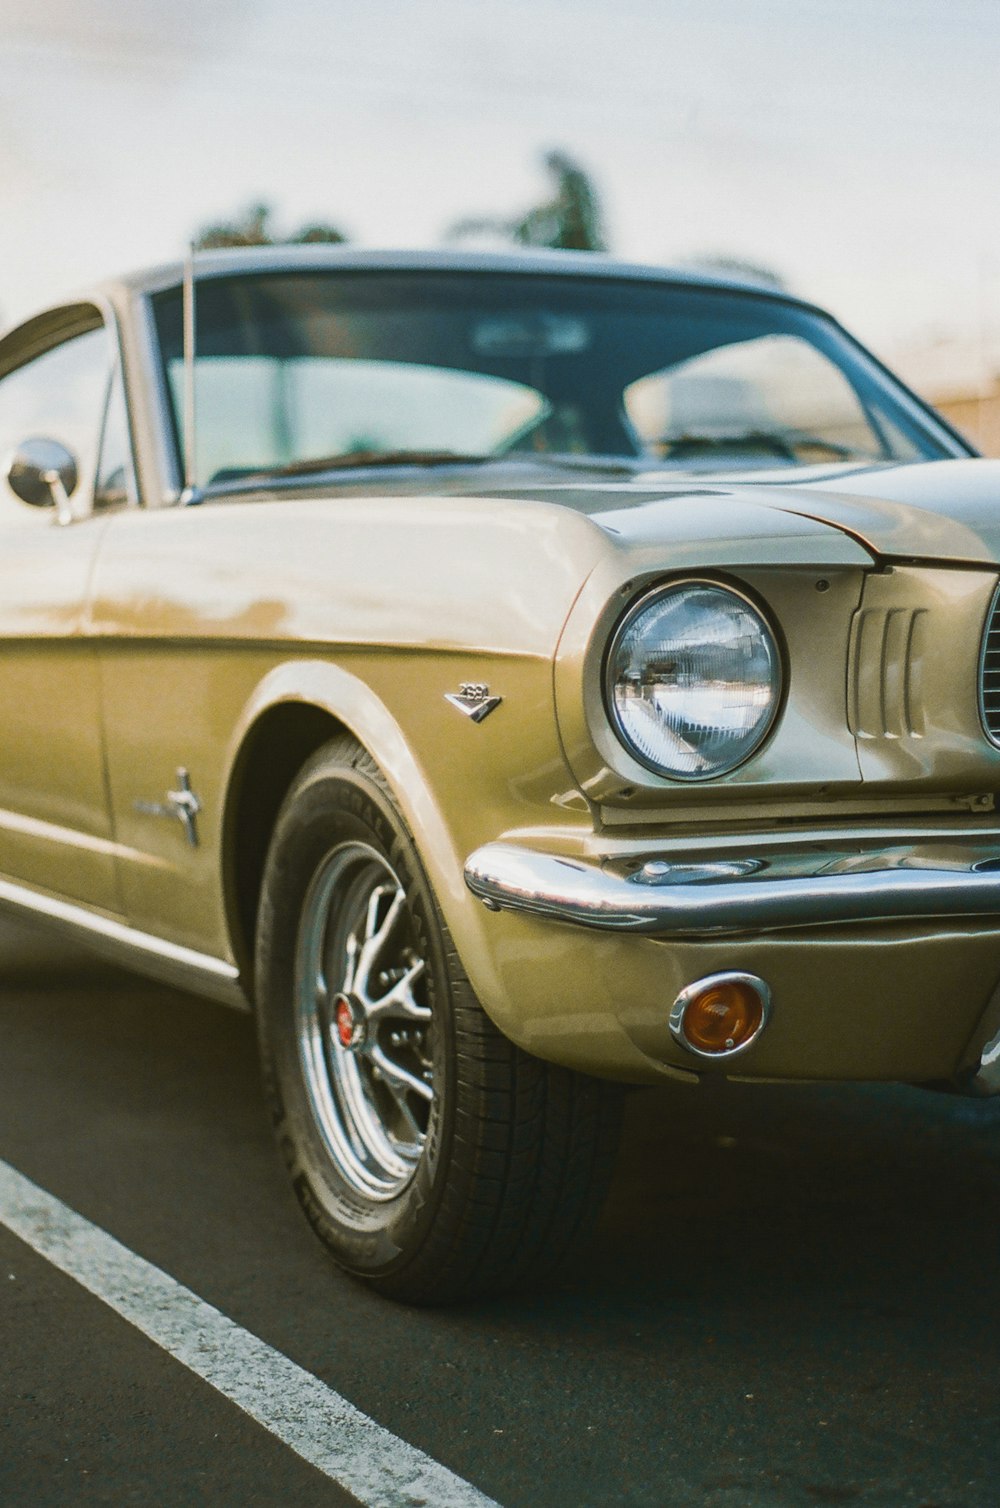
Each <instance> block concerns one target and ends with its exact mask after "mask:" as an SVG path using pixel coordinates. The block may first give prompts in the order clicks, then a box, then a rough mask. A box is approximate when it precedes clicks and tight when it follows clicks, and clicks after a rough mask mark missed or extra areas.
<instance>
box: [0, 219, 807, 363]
mask: <svg viewBox="0 0 1000 1508" xmlns="http://www.w3.org/2000/svg"><path fill="white" fill-rule="evenodd" d="M194 267H195V271H196V275H197V277H198V279H199V281H200V280H201V279H203V278H211V277H225V276H227V275H232V274H234V273H257V272H261V273H267V272H294V271H307V270H310V271H317V272H325V271H329V272H334V271H343V272H376V271H377V272H444V273H448V272H451V273H504V274H521V275H524V276H527V277H531V276H535V277H537V276H539V275H540V274H550V275H551V274H554V275H555V276H557V277H587V278H607V279H609V280H612V279H617V280H619V281H621V280H623V279H624V280H631V281H637V282H650V283H666V284H673V285H679V286H682V287H690V288H707V289H716V290H721V291H731V292H739V293H742V294H749V295H753V296H756V297H759V298H766V299H775V300H779V301H780V302H782V303H786V304H795V305H797V306H799V307H801V308H807V309H812V310H814V311H816V312H818V313H820V314H826V313H827V311H826V310H824V309H822V308H821V307H820V306H818V305H816V304H813V303H812V302H811V301H809V300H808V299H803V298H800V297H798V296H797V295H796V294H793V293H789V292H787V291H786V290H785V289H783V288H774V287H771V286H770V285H768V284H765V283H761V282H758V281H756V280H755V279H754V278H753V277H752V276H751V275H749V274H748V275H747V276H745V277H741V276H739V275H738V274H737V273H735V272H733V273H731V272H728V271H722V270H720V271H718V272H716V271H714V270H709V269H701V268H696V267H672V266H668V265H666V264H663V265H656V264H655V263H645V262H628V261H624V260H622V259H620V258H618V257H613V256H609V255H607V254H606V253H604V252H593V251H554V250H548V249H544V248H534V247H531V248H528V247H524V248H516V249H514V250H511V251H466V250H458V249H456V248H438V249H431V250H392V249H370V248H364V247H359V246H353V245H349V244H345V245H324V244H323V243H318V244H317V243H315V242H314V243H311V244H309V245H298V246H239V247H227V248H225V249H223V250H213V251H197V252H195V253H194ZM184 271H185V263H184V262H183V261H173V262H164V263H161V264H159V265H157V266H154V267H147V268H143V269H140V270H139V271H136V272H130V273H124V274H121V275H119V276H117V277H111V278H107V279H105V280H102V281H101V282H99V283H96V284H92V285H91V286H90V287H89V288H85V289H81V290H77V291H76V292H75V293H74V294H73V295H72V296H71V297H67V298H65V299H62V300H59V301H56V302H53V303H50V304H48V305H46V306H43V308H42V309H40V310H35V311H34V312H33V313H32V314H29V315H28V316H26V317H23V318H21V319H18V320H16V321H15V322H14V323H13V324H12V325H9V326H8V327H7V328H6V329H0V343H2V342H6V341H7V339H8V338H9V337H11V336H15V337H18V338H19V337H20V335H21V333H22V332H23V331H25V330H26V329H27V328H28V327H29V326H34V325H35V324H36V323H37V324H38V326H39V327H40V328H41V327H43V326H44V327H45V328H46V329H47V327H48V325H49V324H50V323H51V322H52V321H53V320H57V319H59V318H60V316H62V315H63V314H67V313H69V312H72V313H74V315H75V314H77V313H78V312H79V311H80V310H83V309H84V308H85V307H86V306H95V305H96V306H97V307H98V308H108V307H109V306H110V307H111V308H118V309H120V310H122V309H124V308H125V307H127V306H128V305H129V304H130V303H131V302H132V301H133V300H134V299H135V298H142V297H144V296H146V295H148V294H153V293H158V292H160V291H162V290H164V289H167V288H173V287H176V286H177V285H178V284H179V283H181V282H182V280H183V277H184Z"/></svg>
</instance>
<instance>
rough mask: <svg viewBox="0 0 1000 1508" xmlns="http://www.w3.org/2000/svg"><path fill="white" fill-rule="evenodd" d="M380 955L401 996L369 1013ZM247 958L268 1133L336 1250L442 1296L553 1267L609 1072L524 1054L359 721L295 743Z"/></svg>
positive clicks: (599, 1146) (370, 1269)
mask: <svg viewBox="0 0 1000 1508" xmlns="http://www.w3.org/2000/svg"><path fill="white" fill-rule="evenodd" d="M390 910H394V916H395V920H389V912H390ZM362 913H363V915H364V921H363V922H362ZM365 936H367V937H371V938H373V939H374V940H375V941H373V947H372V952H371V954H370V955H365V954H364V951H363V943H362V944H360V945H359V938H363V937H365ZM379 937H381V938H382V942H381V944H378V943H377V940H378V938H379ZM352 938H353V942H352V941H351V939H352ZM373 958H378V959H379V960H380V965H381V966H384V964H385V960H386V959H387V958H388V959H390V960H394V963H393V966H392V967H390V968H388V969H386V968H384V967H382V972H380V973H379V974H378V975H377V977H376V983H377V985H378V986H379V988H381V989H382V990H383V992H385V991H388V992H389V993H392V992H393V991H395V992H396V994H397V995H399V998H400V999H402V1000H403V1002H404V1004H403V1006H401V1007H400V1009H399V1011H398V1012H397V1011H396V1007H395V1005H393V1006H392V1011H391V1012H389V1013H386V1014H382V1015H381V1016H380V1015H379V1014H378V1013H379V1012H380V1011H383V1010H384V1002H385V1000H386V999H388V994H387V993H383V995H382V996H380V997H379V998H378V1000H377V1001H374V1003H372V997H371V990H370V988H369V985H370V984H371V981H372V978H373V977H375V976H374V970H373V965H372V959H373ZM421 964H422V965H423V967H422V969H421ZM335 972H336V973H338V974H339V975H340V977H339V978H338V979H336V980H334V979H333V977H332V976H333V974H334V973H335ZM256 977H257V1010H258V1021H259V1031H260V1042H261V1058H262V1064H263V1073H264V1083H265V1090H266V1093H267V1097H268V1100H269V1103H270V1108H271V1111H272V1114H273V1118H274V1124H275V1129H276V1133H277V1137H278V1142H279V1145H280V1147H281V1149H282V1152H283V1153H284V1156H285V1159H286V1162H287V1164H288V1167H289V1170H290V1172H291V1177H292V1183H293V1186H294V1188H295V1192H296V1194H297V1195H298V1198H299V1201H300V1203H301V1205H302V1208H303V1210H304V1211H305V1214H306V1216H307V1217H308V1219H309V1221H310V1223H311V1225H312V1227H313V1229H314V1230H315V1232H316V1234H317V1235H318V1236H319V1238H320V1239H321V1241H323V1242H324V1244H325V1245H326V1246H327V1248H328V1249H329V1251H330V1252H331V1253H332V1255H333V1257H334V1258H335V1260H336V1261H337V1262H338V1263H339V1264H340V1266H341V1267H343V1268H345V1269H346V1270H347V1271H348V1272H350V1273H352V1274H354V1276H356V1277H359V1278H362V1279H365V1280H366V1281H367V1282H368V1283H369V1284H370V1285H371V1286H372V1287H374V1288H376V1289H378V1290H379V1291H380V1292H382V1293H384V1294H387V1295H389V1296H391V1297H393V1298H397V1299H402V1300H405V1301H407V1302H411V1303H422V1304H440V1303H448V1302H453V1301H456V1300H459V1299H463V1298H468V1297H471V1296H473V1295H477V1294H484V1293H493V1292H497V1291H500V1290H502V1289H505V1288H509V1287H511V1286H513V1285H515V1284H521V1283H523V1282H525V1281H528V1280H535V1281H537V1280H538V1279H539V1278H540V1277H541V1276H543V1275H545V1274H547V1273H548V1272H550V1271H552V1270H553V1269H554V1268H556V1267H557V1266H558V1264H559V1262H560V1259H561V1258H562V1257H563V1255H564V1254H565V1253H566V1252H567V1250H568V1249H569V1248H570V1247H572V1246H574V1245H575V1244H576V1243H578V1242H579V1240H580V1238H581V1236H582V1234H583V1231H584V1228H585V1227H586V1226H587V1225H588V1224H589V1222H590V1220H591V1218H592V1216H593V1215H594V1214H595V1213H596V1210H597V1208H598V1207H599V1205H600V1201H601V1199H602V1198H603V1195H604V1192H605V1188H606V1185H607V1181H608V1178H609V1176H610V1172H611V1167H612V1163H613V1159H614V1153H615V1149H616V1146H617V1139H618V1127H619V1123H620V1111H621V1091H620V1088H619V1087H618V1086H617V1085H614V1084H608V1083H604V1082H602V1081H600V1080H597V1079H592V1078H588V1077H585V1076H583V1075H581V1074H578V1073H574V1072H571V1071H570V1070H568V1069H563V1068H557V1067H554V1066H553V1065H551V1064H548V1063H543V1062H541V1061H539V1060H538V1059H536V1058H533V1057H530V1056H529V1055H528V1054H526V1053H524V1052H522V1051H521V1050H520V1049H519V1048H517V1047H515V1046H514V1045H513V1044H512V1043H511V1042H509V1041H508V1040H507V1039H506V1038H505V1037H503V1036H502V1035H501V1034H500V1032H498V1031H497V1029H496V1027H494V1026H493V1024H492V1022H491V1021H490V1020H489V1018H488V1017H487V1016H486V1015H485V1013H484V1012H483V1010H482V1008H481V1007H480V1005H479V1003H478V1001H477V1000H476V998H475V996H474V995H473V993H472V989H471V987H470V985H469V982H468V980H467V979H466V977H465V974H464V972H463V970H462V966H461V964H460V962H459V960H458V957H457V954H456V952H455V949H454V947H453V946H452V943H451V939H450V937H449V935H448V931H447V928H446V927H445V924H444V921H443V919H442V917H441V915H440V913H439V911H438V908H437V904H436V902H435V899H434V896H433V894H432V892H431V889H430V885H429V883H428V881H427V878H426V876H425V874H424V871H423V867H422V865H421V863H420V859H419V856H418V854H417V850H416V847H415V845H414V842H413V839H412V837H411V836H410V834H409V832H408V831H407V828H406V826H405V824H404V822H403V819H402V817H401V815H400V813H399V811H398V809H397V807H396V804H395V802H394V801H393V798H392V796H391V794H390V792H389V789H388V787H387V785H386V783H385V780H384V779H383V777H382V774H381V772H380V771H379V769H378V767H377V766H376V765H375V764H374V763H373V761H372V760H371V759H370V757H369V756H368V754H367V753H366V752H365V751H364V750H363V749H362V748H361V747H360V746H359V745H358V744H357V743H355V742H354V741H353V740H352V739H349V738H346V737H345V738H340V739H337V740H335V741H334V742H333V743H331V744H328V745H327V746H326V747H325V748H324V749H322V750H320V751H319V753H318V754H317V755H316V756H315V757H314V758H312V759H311V760H310V761H309V762H308V764H307V765H306V766H305V767H304V768H303V770H302V772H301V774H300V775H299V777H298V778H297V780H296V781H295V784H294V786H293V787H292V789H291V790H290V792H289V794H288V796H287V798H286V800H285V802H284V804H283V806H282V809H281V812H280V813H279V816H278V820H277V823H276V826H275V831H274V836H273V839H272V842H271V847H270V851H269V854H268V859H267V865H266V869H265V875H264V883H263V889H262V897H261V906H260V916H259V926H258V942H257V973H256ZM314 979H315V980H316V986H315V988H313V987H312V984H311V981H312V980H314ZM307 980H308V981H310V983H306V982H305V981H307ZM334 984H336V990H334V989H333V985H334ZM400 992H402V993H401V994H400ZM393 998H394V999H395V998H396V996H394V997H393ZM365 1002H368V1004H367V1005H366V1004H365ZM390 1004H392V1002H390ZM369 1007H370V1009H371V1011H372V1012H373V1013H374V1014H372V1015H369V1014H368V1008H369ZM393 1022H395V1025H393ZM366 1023H367V1026H366ZM390 1044H391V1045H390ZM384 1069H387V1070H388V1073H386V1072H385V1071H383V1070H384ZM407 1075H408V1077H406V1076H407ZM420 1082H423V1083H424V1084H425V1085H427V1086H429V1090H430V1094H431V1095H432V1097H431V1098H430V1099H429V1100H428V1098H427V1094H428V1089H426V1088H419V1083H420ZM411 1084H412V1085H416V1086H417V1087H411ZM359 1096H360V1097H359ZM383 1132H384V1133H385V1136H384V1139H383V1137H382V1133H383Z"/></svg>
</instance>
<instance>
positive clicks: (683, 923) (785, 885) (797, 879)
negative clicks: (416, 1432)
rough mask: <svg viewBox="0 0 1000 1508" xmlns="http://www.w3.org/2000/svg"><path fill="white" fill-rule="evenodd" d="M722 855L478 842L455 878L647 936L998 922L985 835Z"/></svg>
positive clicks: (542, 909) (511, 901) (512, 903)
mask: <svg viewBox="0 0 1000 1508" xmlns="http://www.w3.org/2000/svg"><path fill="white" fill-rule="evenodd" d="M734 848H735V845H734ZM746 856H747V855H746V851H744V852H743V853H742V854H739V855H738V857H740V858H745V857H746ZM729 857H730V856H729V855H727V854H725V853H724V852H722V851H719V852H716V853H715V854H714V855H713V858H712V861H709V862H702V863H699V862H698V861H697V859H696V860H695V861H694V862H692V861H691V860H680V861H678V859H677V858H676V857H675V856H674V855H673V854H666V855H665V854H664V853H663V852H662V851H661V852H660V853H649V854H646V855H643V856H641V857H640V858H638V859H636V860H632V861H631V862H630V863H628V864H625V863H623V862H622V861H620V860H611V859H604V860H601V859H599V858H598V859H590V858H587V859H581V858H575V857H573V858H569V857H561V856H559V855H555V854H547V853H539V852H537V851H536V850H534V849H528V848H521V847H519V846H516V845H515V844H512V843H503V842H500V843H487V844H486V845H485V846H484V847H483V848H479V849H477V850H476V852H475V853H473V854H472V855H471V856H470V857H469V859H468V861H467V862H466V865H465V881H466V884H467V885H468V887H469V889H470V890H471V891H472V893H473V895H476V896H478V897H479V898H480V900H482V901H483V903H484V904H485V905H486V906H487V907H488V908H489V909H490V910H493V911H500V910H505V909H506V910H511V911H520V912H524V913H526V914H527V915H530V916H543V917H549V918H552V919H553V920H556V921H564V922H572V923H575V924H576V925H578V926H582V927H596V928H600V929H604V930H607V931H613V932H635V933H644V934H650V935H653V936H673V935H685V936H688V937H698V936H710V935H712V934H715V933H720V932H764V931H777V930H782V929H784V928H790V927H816V926H823V925H827V924H834V923H839V924H844V923H866V922H879V921H905V920H907V919H912V918H914V917H924V918H943V917H959V916H967V917H971V916H982V917H994V918H995V919H996V921H997V925H998V927H1000V839H998V838H997V836H996V835H992V836H990V837H985V838H983V839H980V840H978V841H977V840H973V839H970V840H969V841H967V842H964V843H960V842H954V841H951V842H938V843H935V842H933V841H929V842H921V843H913V844H909V845H903V844H893V845H891V846H890V845H885V844H879V845H873V846H871V847H865V846H864V845H862V844H859V845H858V846H857V847H856V848H852V847H849V846H848V845H843V844H842V845H834V844H830V845H829V846H828V845H826V844H822V845H818V844H810V845H808V846H802V847H800V848H798V849H796V848H794V847H792V846H788V847H787V848H784V849H779V850H777V851H775V850H773V849H771V850H754V851H753V857H754V859H755V860H756V861H757V863H756V865H755V867H754V869H753V871H752V872H747V868H746V866H745V865H743V864H740V865H736V864H735V862H734V863H733V865H732V866H731V867H732V868H733V869H735V871H736V872H735V873H725V872H720V870H722V871H724V870H725V867H726V863H727V861H728V860H729Z"/></svg>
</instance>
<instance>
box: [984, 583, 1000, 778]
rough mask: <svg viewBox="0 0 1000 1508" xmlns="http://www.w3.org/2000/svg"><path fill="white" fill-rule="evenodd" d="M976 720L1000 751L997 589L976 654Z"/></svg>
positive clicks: (999, 599) (999, 594)
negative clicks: (977, 653) (977, 713)
mask: <svg viewBox="0 0 1000 1508" xmlns="http://www.w3.org/2000/svg"><path fill="white" fill-rule="evenodd" d="M979 717H980V720H981V722H982V725H983V732H984V733H985V734H986V737H987V738H988V739H989V741H990V743H991V744H994V745H995V746H996V747H997V748H998V749H1000V586H998V587H997V588H996V590H995V591H994V593H993V596H992V598H991V599H990V610H989V612H988V613H987V615H986V628H985V630H984V632H983V646H982V649H981V650H980V652H979Z"/></svg>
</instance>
